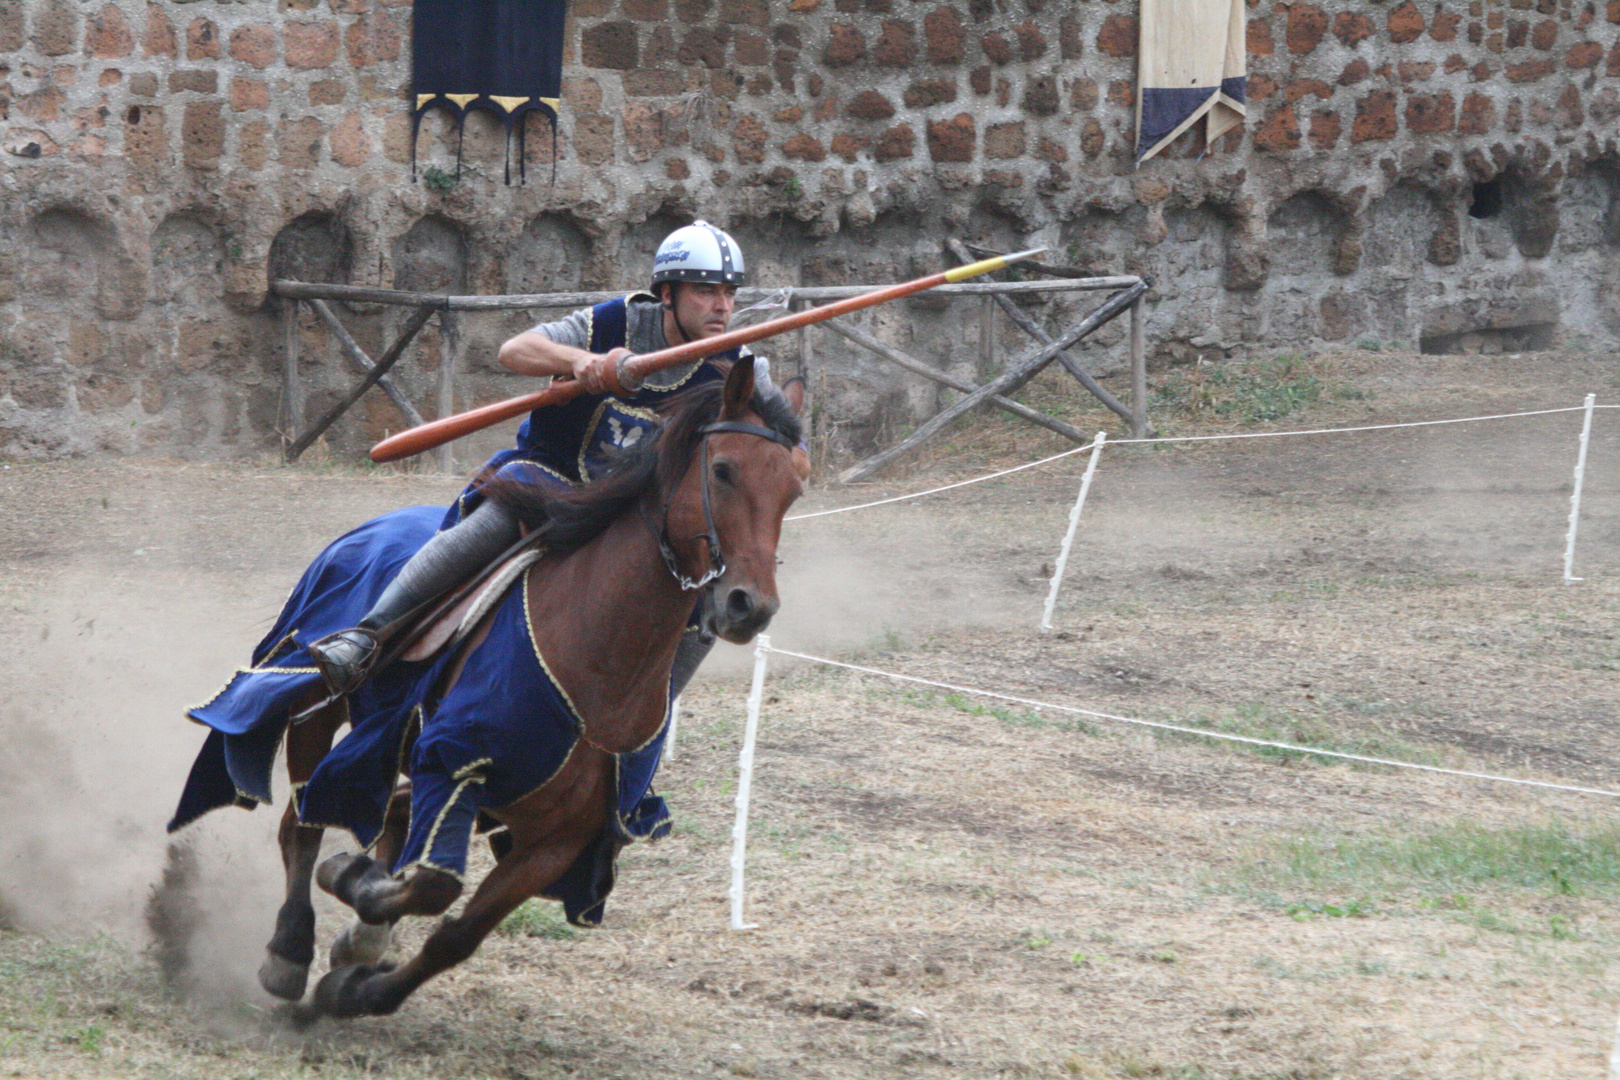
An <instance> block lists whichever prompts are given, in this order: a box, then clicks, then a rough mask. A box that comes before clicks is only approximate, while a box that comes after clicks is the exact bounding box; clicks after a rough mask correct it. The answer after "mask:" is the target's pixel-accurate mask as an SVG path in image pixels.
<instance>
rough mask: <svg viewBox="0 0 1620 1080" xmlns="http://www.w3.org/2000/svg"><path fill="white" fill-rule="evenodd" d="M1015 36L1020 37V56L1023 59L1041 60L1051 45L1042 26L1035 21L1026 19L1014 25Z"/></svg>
mask: <svg viewBox="0 0 1620 1080" xmlns="http://www.w3.org/2000/svg"><path fill="white" fill-rule="evenodd" d="M1013 36H1014V37H1016V38H1017V39H1018V57H1019V59H1021V60H1025V61H1029V60H1039V59H1040V58H1041V57H1043V56H1045V55H1046V50H1047V48H1048V47H1049V45H1048V42H1047V40H1046V35H1045V34H1043V33H1042V32H1041V28H1040V27H1039V26H1036V25H1035V24H1034V23H1033V22H1029V21H1027V20H1026V21H1025V22H1021V23H1019V24H1018V25H1017V26H1015V27H1013Z"/></svg>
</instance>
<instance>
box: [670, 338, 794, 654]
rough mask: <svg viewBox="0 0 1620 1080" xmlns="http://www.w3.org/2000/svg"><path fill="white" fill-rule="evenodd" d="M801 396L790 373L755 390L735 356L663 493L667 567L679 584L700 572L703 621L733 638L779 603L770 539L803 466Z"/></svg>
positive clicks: (762, 622)
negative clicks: (710, 411)
mask: <svg viewBox="0 0 1620 1080" xmlns="http://www.w3.org/2000/svg"><path fill="white" fill-rule="evenodd" d="M803 403H804V386H803V383H802V382H801V381H799V380H790V381H789V383H788V385H787V386H786V387H785V388H784V390H783V391H782V392H781V393H773V394H771V395H769V396H757V395H755V393H754V363H753V358H752V357H746V356H745V357H744V358H743V359H741V360H739V361H738V362H737V363H736V364H734V365H733V366H732V369H731V373H730V375H728V376H727V378H726V385H725V390H724V391H723V393H722V394H721V397H720V401H719V413H718V416H716V417H714V418H713V419H705V420H702V421H699V422H698V423H697V426H696V429H695V430H694V431H693V432H692V434H693V435H694V436H695V437H696V443H695V446H694V449H693V452H692V454H691V455H690V458H689V462H688V465H687V468H686V470H685V472H684V474H683V475H681V477H680V478H679V480H678V481H677V482H676V483H675V484H674V486H673V488H672V490H671V491H670V494H669V496H668V499H669V501H668V519H667V520H668V525H667V531H666V535H668V536H670V537H679V538H680V539H678V540H674V541H673V542H672V546H673V549H674V551H673V555H674V562H673V564H672V565H671V571H672V572H673V573H675V574H676V576H677V578H678V579H684V580H683V584H684V585H687V586H691V585H693V584H694V583H695V581H694V579H696V580H697V581H702V580H703V579H707V582H706V583H707V584H708V590H707V591H706V592H705V594H704V602H703V622H704V627H705V629H707V630H708V631H709V632H711V633H713V634H715V635H717V636H719V637H722V638H725V639H726V640H727V641H730V642H733V643H735V644H739V645H740V644H744V643H746V642H748V641H749V640H751V639H752V638H753V637H754V635H755V634H757V633H759V632H760V631H762V630H764V629H765V627H766V626H767V625H768V624H769V623H770V621H771V616H773V615H775V614H776V609H777V608H778V607H779V606H781V601H780V600H779V599H778V598H777V595H776V545H777V541H778V540H779V539H780V538H781V535H782V518H783V516H784V515H785V514H786V513H787V510H788V507H789V506H791V505H792V504H793V500H795V499H797V498H798V497H799V495H800V493H802V492H803V491H804V481H805V480H806V479H807V478H808V477H809V475H810V459H809V457H808V456H807V455H806V454H805V452H804V448H803V447H802V446H801V445H800V444H799V424H798V412H799V409H800V408H801V407H802V405H803ZM682 567H684V568H687V569H684V570H683V569H681V568H682ZM693 570H697V571H698V572H697V573H696V574H693V573H692V572H693ZM687 575H692V576H691V577H688V576H687Z"/></svg>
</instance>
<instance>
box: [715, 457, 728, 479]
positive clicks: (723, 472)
mask: <svg viewBox="0 0 1620 1080" xmlns="http://www.w3.org/2000/svg"><path fill="white" fill-rule="evenodd" d="M714 478H715V479H716V480H718V481H720V482H721V483H722V484H729V483H731V479H732V477H731V462H729V461H717V462H715V463H714Z"/></svg>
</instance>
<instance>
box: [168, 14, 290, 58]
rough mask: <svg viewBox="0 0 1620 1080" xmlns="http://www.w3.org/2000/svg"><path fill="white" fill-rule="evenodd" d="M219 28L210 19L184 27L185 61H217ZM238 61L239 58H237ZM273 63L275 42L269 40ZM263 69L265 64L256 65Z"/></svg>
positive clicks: (193, 22) (194, 20)
mask: <svg viewBox="0 0 1620 1080" xmlns="http://www.w3.org/2000/svg"><path fill="white" fill-rule="evenodd" d="M219 48H220V40H219V27H217V26H215V25H214V23H213V21H212V20H210V19H193V20H191V23H190V25H188V26H187V27H186V59H187V60H218V59H219ZM238 59H240V57H238ZM274 61H275V40H274V37H273V36H272V37H271V39H270V61H269V62H271V63H273V62H274ZM255 66H256V67H264V66H266V65H265V64H257V65H255Z"/></svg>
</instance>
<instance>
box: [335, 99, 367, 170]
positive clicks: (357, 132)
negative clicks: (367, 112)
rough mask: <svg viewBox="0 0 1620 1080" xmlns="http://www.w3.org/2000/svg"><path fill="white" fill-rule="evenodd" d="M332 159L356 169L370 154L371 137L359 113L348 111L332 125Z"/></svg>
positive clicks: (347, 167)
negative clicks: (367, 133)
mask: <svg viewBox="0 0 1620 1080" xmlns="http://www.w3.org/2000/svg"><path fill="white" fill-rule="evenodd" d="M330 143H331V151H332V160H333V161H335V162H337V163H338V164H339V165H342V166H343V167H344V168H346V169H357V168H359V167H360V166H361V165H364V164H365V163H366V159H367V158H369V157H370V156H371V139H370V137H369V136H367V135H366V129H365V125H364V124H363V123H362V122H361V119H360V114H359V113H354V112H351V113H348V114H346V115H345V116H344V117H343V119H341V120H339V121H338V122H337V123H336V124H335V125H333V127H332V136H331V139H330Z"/></svg>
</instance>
